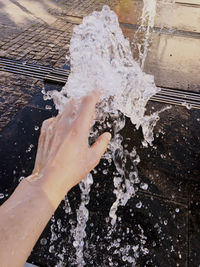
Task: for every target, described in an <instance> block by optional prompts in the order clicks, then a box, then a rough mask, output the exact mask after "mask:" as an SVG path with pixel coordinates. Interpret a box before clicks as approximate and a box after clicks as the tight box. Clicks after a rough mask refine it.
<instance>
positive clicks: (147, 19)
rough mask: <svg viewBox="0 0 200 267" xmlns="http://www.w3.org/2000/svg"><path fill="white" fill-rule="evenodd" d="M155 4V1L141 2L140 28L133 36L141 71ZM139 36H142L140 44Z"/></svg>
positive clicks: (153, 19) (146, 0) (154, 12)
mask: <svg viewBox="0 0 200 267" xmlns="http://www.w3.org/2000/svg"><path fill="white" fill-rule="evenodd" d="M156 2H157V1H156V0H143V9H142V16H141V22H140V26H139V28H138V30H137V32H136V33H135V35H134V41H133V46H134V48H135V49H136V50H138V54H139V59H138V60H139V64H140V66H141V68H142V69H144V63H145V60H146V57H147V54H148V51H149V46H150V37H151V32H152V30H153V27H154V24H155V16H156ZM139 36H142V37H141V41H140V42H138V38H139Z"/></svg>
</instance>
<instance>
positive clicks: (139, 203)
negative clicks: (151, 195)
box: [135, 201, 142, 209]
mask: <svg viewBox="0 0 200 267" xmlns="http://www.w3.org/2000/svg"><path fill="white" fill-rule="evenodd" d="M135 206H136V208H138V209H140V208H141V207H142V202H141V201H140V202H138V203H137V204H136V205H135Z"/></svg>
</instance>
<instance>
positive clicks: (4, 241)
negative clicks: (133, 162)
mask: <svg viewBox="0 0 200 267" xmlns="http://www.w3.org/2000/svg"><path fill="white" fill-rule="evenodd" d="M99 97H100V92H99V91H98V92H92V93H91V94H90V95H88V96H86V97H84V98H82V99H81V101H80V103H79V105H78V108H76V101H75V100H71V101H70V102H69V103H68V104H67V105H66V107H65V109H64V111H63V113H62V114H60V115H58V116H57V117H55V118H52V119H49V120H46V121H44V123H43V125H42V128H41V133H40V138H39V144H38V150H37V156H36V161H35V167H34V170H33V172H32V175H30V176H29V177H27V178H26V179H24V180H23V181H22V182H21V183H20V184H19V185H18V187H17V188H16V190H15V191H14V193H13V194H12V195H11V197H10V198H9V199H8V200H7V201H6V202H5V203H4V204H3V205H2V206H1V207H0V267H20V266H24V264H25V262H26V260H27V258H28V256H29V255H30V253H31V250H32V249H33V247H34V245H35V243H36V242H37V240H38V238H39V236H40V235H41V233H42V231H43V230H44V228H45V226H46V224H47V222H48V221H49V219H50V218H51V216H52V215H53V213H54V212H55V210H56V208H57V207H58V205H59V204H60V202H61V200H62V199H63V198H64V197H65V195H66V194H67V192H68V191H69V190H70V189H71V188H72V187H73V186H75V185H76V184H78V183H79V182H80V181H81V180H82V179H83V178H84V177H86V176H87V174H88V173H89V172H90V171H91V170H92V169H93V168H94V167H95V166H96V165H97V164H98V163H99V161H100V159H101V157H102V155H103V154H104V152H105V150H106V148H107V145H108V143H109V141H110V138H111V135H110V133H104V134H102V135H101V136H100V137H99V138H98V139H97V141H96V143H94V144H93V145H92V146H91V147H90V146H89V145H88V134H89V130H90V127H91V123H92V121H93V117H94V112H95V106H96V103H97V102H98V100H99Z"/></svg>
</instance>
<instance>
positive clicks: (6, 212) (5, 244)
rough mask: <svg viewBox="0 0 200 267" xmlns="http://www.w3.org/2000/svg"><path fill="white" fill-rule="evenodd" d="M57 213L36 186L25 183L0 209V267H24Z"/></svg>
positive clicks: (21, 184)
mask: <svg viewBox="0 0 200 267" xmlns="http://www.w3.org/2000/svg"><path fill="white" fill-rule="evenodd" d="M58 204H59V203H57V205H58ZM55 209H56V206H55V205H52V202H51V200H49V198H48V195H47V194H46V193H45V192H44V191H43V190H41V189H40V188H39V187H38V186H37V185H35V184H33V183H31V182H29V181H26V180H24V181H23V182H21V183H20V184H19V186H18V187H17V189H16V190H15V191H14V193H13V194H12V196H11V197H10V198H9V199H8V200H7V201H6V202H5V203H4V204H3V205H2V206H1V207H0V218H1V220H0V263H1V264H0V266H1V267H4V266H5V267H15V266H16V267H20V266H23V264H24V263H25V261H26V260H27V258H28V256H29V254H30V253H31V250H32V248H33V247H34V245H35V243H36V241H37V240H38V238H39V236H40V234H41V233H42V231H43V229H44V228H45V226H46V224H47V222H48V221H49V219H50V218H51V216H52V214H53V213H54V211H55Z"/></svg>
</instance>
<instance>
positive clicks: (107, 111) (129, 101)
mask: <svg viewBox="0 0 200 267" xmlns="http://www.w3.org/2000/svg"><path fill="white" fill-rule="evenodd" d="M144 2H145V3H146V5H147V3H148V1H144ZM151 2H152V3H154V2H155V1H154V0H151ZM147 12H149V13H147ZM150 13H151V16H153V15H155V14H154V13H155V10H154V8H153V9H151V10H150V11H147V9H146V10H144V16H146V14H150ZM152 13H153V15H152ZM148 23H149V24H148V25H149V26H148V30H147V40H148V34H149V33H150V29H151V27H152V26H153V24H154V21H153V18H152V17H151V18H150V15H149V22H148ZM142 27H143V26H142ZM145 49H146V48H145ZM144 53H146V52H144ZM70 60H71V74H70V76H69V78H68V81H67V83H66V85H65V86H64V87H63V89H62V91H61V92H58V91H51V92H47V93H46V98H53V100H54V103H55V105H56V108H57V109H58V110H59V112H62V111H63V109H64V106H65V104H66V103H67V102H68V101H69V98H71V97H74V98H80V97H82V96H84V95H87V94H88V93H89V92H90V91H92V90H94V89H101V90H102V92H103V93H102V96H101V101H100V103H99V104H98V107H97V116H96V124H98V125H102V128H103V129H106V130H110V131H111V132H112V133H113V139H112V141H111V143H110V145H109V148H108V151H107V153H106V154H105V156H104V159H105V160H107V161H108V163H109V164H110V163H111V162H112V161H113V162H114V164H115V168H116V171H117V174H116V175H115V177H114V187H115V189H114V194H115V195H116V201H115V202H114V203H113V205H112V207H111V209H110V213H109V215H110V224H111V228H110V231H109V233H108V236H109V235H111V234H112V232H113V231H114V226H115V224H116V221H117V215H116V212H117V209H118V207H119V206H124V205H126V203H127V202H128V200H129V199H130V198H131V197H132V196H134V195H135V193H136V188H135V187H134V185H135V184H138V183H139V182H140V181H139V177H138V173H137V164H138V163H139V162H140V158H139V156H138V155H137V152H136V150H135V149H133V150H132V151H128V150H126V149H124V148H123V146H122V141H123V138H122V136H121V135H120V130H121V129H122V128H123V127H124V126H125V117H128V118H130V120H131V122H132V123H133V124H134V125H135V126H136V129H138V128H139V127H141V128H142V131H143V136H144V142H143V144H145V145H148V144H149V145H151V144H152V142H153V128H154V126H155V124H156V122H157V121H158V120H159V112H156V113H154V114H152V115H150V116H146V115H145V111H146V108H145V106H146V104H147V102H148V100H149V99H150V98H151V96H153V95H154V94H155V93H157V92H158V91H159V89H158V88H156V86H155V84H154V78H153V76H150V75H147V74H145V73H143V72H142V70H141V68H140V66H139V64H138V63H137V62H136V61H135V60H134V59H133V57H132V53H131V48H130V43H129V41H128V40H127V39H125V38H124V36H123V34H122V31H121V29H120V27H119V23H118V19H117V16H116V14H115V13H114V12H113V11H111V10H110V8H109V7H108V6H104V7H103V9H102V11H101V12H93V13H92V14H91V15H89V16H88V17H86V18H84V19H83V22H82V24H81V25H79V26H76V27H75V28H74V33H73V36H72V39H71V44H70ZM98 134H99V128H98V127H96V128H95V126H94V128H93V129H92V130H91V133H90V138H91V139H95V138H96V136H97V135H98ZM127 164H129V166H130V169H131V171H128V170H127ZM92 183H93V178H92V175H91V174H90V175H89V176H88V177H87V178H86V179H85V180H84V181H83V182H82V183H81V184H80V189H81V191H82V193H81V199H82V202H81V204H80V207H79V209H78V211H77V221H78V222H77V226H76V228H75V230H74V232H73V236H74V242H73V245H74V247H75V248H76V264H77V265H78V266H79V267H80V266H84V265H85V261H84V258H83V247H84V238H85V236H86V232H85V227H86V223H87V220H88V216H89V212H88V210H87V208H86V205H87V204H88V203H89V192H90V187H91V184H92ZM141 231H143V230H142V229H141ZM120 255H121V254H120ZM122 257H124V255H122ZM122 260H123V261H126V259H125V258H123V259H122ZM129 261H130V262H132V263H134V262H135V260H134V258H131V259H130V258H129Z"/></svg>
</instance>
